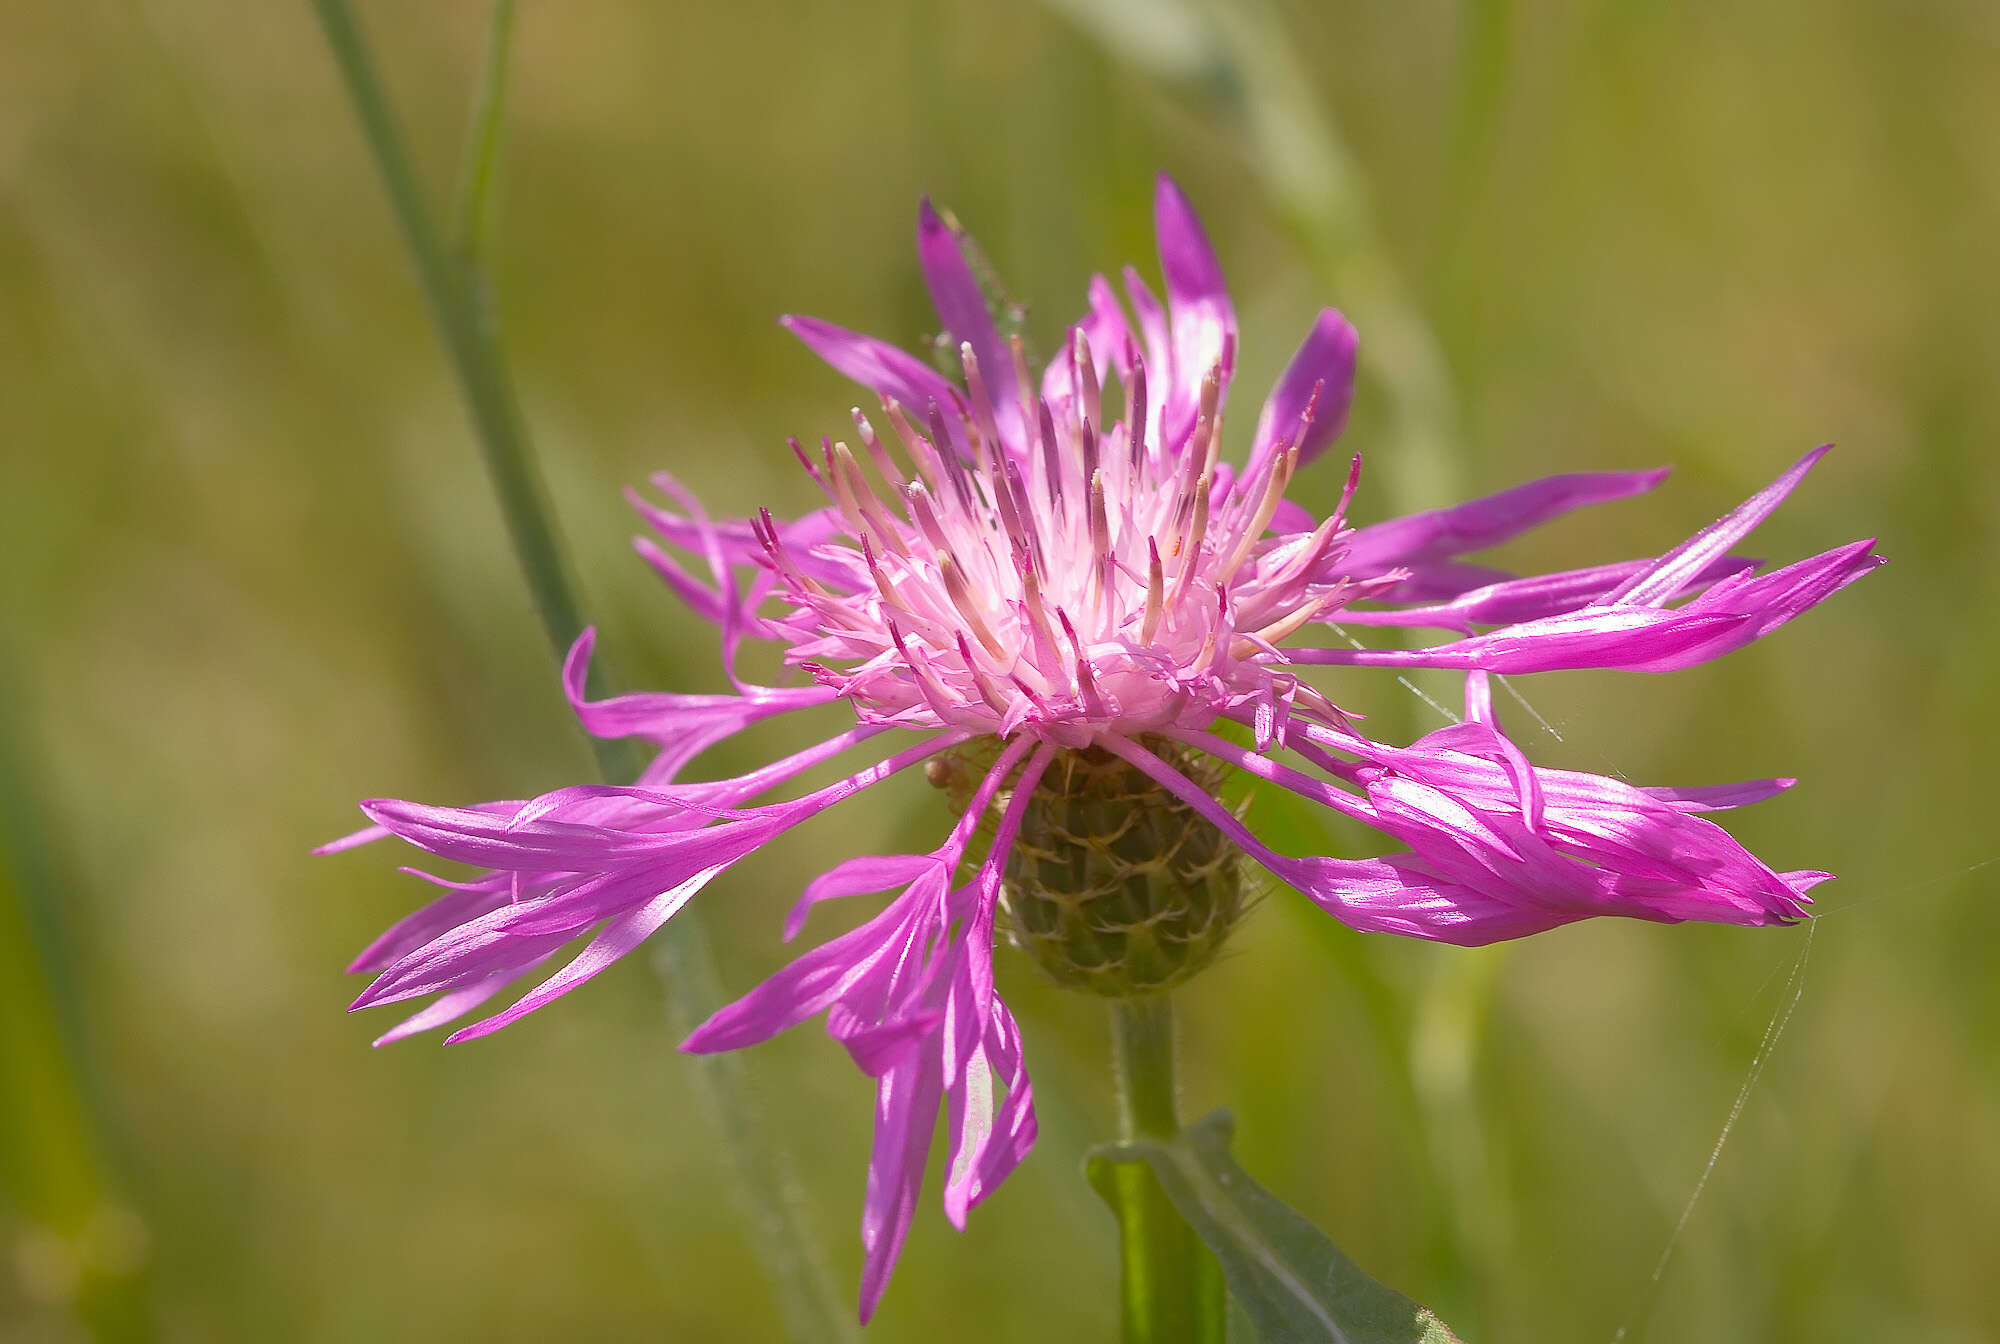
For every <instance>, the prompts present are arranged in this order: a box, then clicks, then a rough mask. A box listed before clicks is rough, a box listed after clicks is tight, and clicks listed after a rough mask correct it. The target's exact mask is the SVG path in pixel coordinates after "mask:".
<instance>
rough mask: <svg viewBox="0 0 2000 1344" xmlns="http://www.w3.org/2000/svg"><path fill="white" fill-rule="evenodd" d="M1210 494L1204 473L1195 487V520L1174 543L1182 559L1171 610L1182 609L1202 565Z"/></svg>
mask: <svg viewBox="0 0 2000 1344" xmlns="http://www.w3.org/2000/svg"><path fill="white" fill-rule="evenodd" d="M1208 493H1209V476H1208V473H1207V472H1203V473H1202V475H1201V482H1200V484H1199V485H1197V486H1196V487H1195V492H1194V519H1193V521H1192V522H1191V523H1190V524H1189V525H1188V531H1187V536H1186V537H1185V538H1181V539H1178V540H1176V541H1175V542H1174V554H1175V555H1177V556H1179V557H1180V562H1181V567H1180V571H1179V572H1178V573H1176V574H1175V575H1174V591H1173V594H1172V596H1170V597H1169V598H1168V599H1167V607H1168V608H1169V609H1170V610H1177V609H1178V608H1179V607H1180V604H1181V595H1182V594H1184V593H1186V592H1187V586H1188V581H1189V580H1190V579H1192V578H1193V577H1194V571H1195V569H1196V567H1197V566H1199V565H1200V564H1201V547H1202V543H1203V542H1204V541H1206V540H1207V539H1208ZM1217 582H1218V583H1219V582H1220V580H1218V581H1217Z"/></svg>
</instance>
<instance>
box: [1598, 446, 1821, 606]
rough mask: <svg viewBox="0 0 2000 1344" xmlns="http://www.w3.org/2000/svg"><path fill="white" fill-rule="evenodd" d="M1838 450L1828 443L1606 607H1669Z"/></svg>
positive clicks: (1611, 596)
mask: <svg viewBox="0 0 2000 1344" xmlns="http://www.w3.org/2000/svg"><path fill="white" fill-rule="evenodd" d="M1832 446H1833V445H1831V444H1828V445H1826V446H1825V447H1821V448H1815V449H1813V450H1812V451H1811V452H1809V453H1807V454H1806V455H1805V456H1804V457H1802V458H1800V459H1799V460H1798V461H1796V462H1794V463H1793V464H1792V465H1791V466H1790V467H1789V468H1787V469H1786V471H1785V472H1784V473H1783V474H1782V475H1781V476H1779V477H1778V479H1777V480H1775V481H1773V482H1771V483H1770V484H1769V485H1767V486H1765V487H1764V488H1763V489H1762V490H1759V491H1758V492H1757V493H1756V494H1754V495H1752V496H1750V498H1749V499H1746V500H1744V501H1743V503H1741V504H1739V505H1738V506H1737V507H1736V508H1734V509H1732V510H1730V512H1728V513H1727V514H1724V515H1723V516H1722V517H1721V518H1719V519H1717V520H1716V521H1715V522H1713V523H1710V524H1709V525H1708V526H1707V527H1705V528H1703V529H1702V530H1701V531H1699V532H1697V533H1695V534H1694V535H1693V536H1692V537H1689V538H1688V539H1687V540H1686V541H1684V542H1682V543H1681V544H1680V545H1678V546H1676V547H1674V549H1673V550H1671V551H1668V552H1667V553H1666V554H1665V555H1663V556H1661V557H1660V558H1659V559H1658V560H1657V561H1655V562H1654V563H1653V564H1652V565H1650V566H1648V567H1647V568H1646V569H1644V570H1642V571H1640V572H1639V573H1638V574H1635V575H1633V576H1632V577H1631V578H1630V579H1627V580H1626V581H1625V582H1624V583H1622V584H1620V585H1619V586H1618V587H1617V588H1615V589H1613V590H1612V591H1611V592H1610V593H1608V594H1606V595H1605V597H1604V599H1603V601H1604V603H1605V604H1606V605H1607V606H1609V605H1612V604H1616V603H1630V604H1632V605H1633V606H1645V605H1648V604H1658V603H1661V602H1665V601H1666V600H1667V599H1668V598H1670V597H1672V596H1673V595H1674V594H1675V593H1676V592H1678V591H1680V589H1682V588H1683V587H1685V586H1686V585H1687V583H1688V582H1689V581H1690V579H1691V578H1692V577H1693V576H1694V575H1695V574H1697V573H1699V572H1700V571H1701V570H1702V569H1703V568H1704V567H1706V566H1707V565H1708V564H1709V563H1710V562H1712V561H1714V560H1716V559H1718V558H1719V557H1721V556H1722V555H1723V554H1724V553H1726V552H1727V551H1728V550H1729V548H1730V547H1731V546H1734V545H1735V544H1736V543H1737V542H1739V541H1741V540H1742V539H1743V538H1744V537H1746V536H1748V535H1750V531H1751V529H1752V528H1754V527H1756V526H1757V524H1759V523H1761V522H1763V521H1764V520H1765V519H1766V518H1768V517H1770V516H1771V511H1772V510H1773V509H1776V508H1777V507H1778V506H1779V505H1780V504H1782V503H1784V502H1785V497H1786V496H1787V495H1789V494H1791V493H1792V491H1793V490H1794V489H1796V488H1797V487H1798V484H1799V482H1800V481H1803V480H1804V479H1805V478H1806V473H1807V472H1809V471H1811V470H1812V469H1813V467H1814V466H1816V465H1817V464H1818V462H1819V460H1820V459H1821V458H1822V457H1825V456H1826V455H1827V453H1828V452H1829V451H1831V449H1832Z"/></svg>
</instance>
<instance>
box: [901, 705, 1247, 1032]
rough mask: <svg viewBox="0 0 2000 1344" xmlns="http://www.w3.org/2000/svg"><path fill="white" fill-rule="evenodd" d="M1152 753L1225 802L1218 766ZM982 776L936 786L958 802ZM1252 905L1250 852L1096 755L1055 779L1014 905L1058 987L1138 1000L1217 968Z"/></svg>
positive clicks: (1023, 848)
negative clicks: (1247, 897) (1246, 856)
mask: <svg viewBox="0 0 2000 1344" xmlns="http://www.w3.org/2000/svg"><path fill="white" fill-rule="evenodd" d="M1140 744H1141V745H1142V746H1144V747H1146V748H1147V750H1149V751H1151V752H1153V753H1154V754H1155V755H1158V756H1160V757H1162V758H1163V759H1165V760H1166V761H1167V762H1168V763H1169V764H1170V765H1172V766H1173V767H1174V768H1175V769H1177V770H1179V771H1180V772H1181V773H1182V774H1184V775H1186V776H1187V777H1188V778H1189V779H1191V780H1192V781H1194V783H1195V784H1196V785H1198V786H1199V787H1201V788H1202V789H1203V790H1204V791H1206V792H1208V793H1210V794H1211V795H1212V794H1214V793H1215V792H1216V790H1217V789H1218V788H1219V787H1220V786H1221V783H1222V772H1221V770H1220V769H1219V768H1217V767H1216V766H1215V765H1214V764H1213V763H1212V762H1209V761H1207V760H1205V759H1204V758H1201V757H1197V756H1195V755H1194V754H1193V753H1191V752H1188V751H1186V750H1185V749H1183V748H1181V747H1179V746H1178V745H1177V744H1175V743H1172V742H1169V741H1166V740H1165V739H1161V738H1156V737H1152V736H1145V737H1142V738H1141V739H1140ZM977 778H979V774H978V773H975V772H973V771H971V770H968V769H963V768H960V766H958V765H953V766H946V767H942V768H940V769H939V770H938V771H936V772H933V774H932V780H933V782H936V783H940V784H941V785H942V786H943V787H945V788H946V789H947V790H948V791H949V792H951V793H953V794H954V795H956V794H957V793H958V792H959V791H960V790H961V789H962V788H964V787H965V785H964V784H963V782H962V781H965V780H968V779H973V780H976V779H977ZM954 801H955V802H962V801H964V800H961V799H958V798H957V797H956V796H955V797H954ZM1004 803H1005V799H1004V796H1003V797H1002V798H1000V799H996V800H995V802H994V804H993V807H994V808H995V809H998V808H1001V807H1003V806H1004ZM996 815H997V812H996ZM1244 894H1245V893H1244V880H1243V864H1242V854H1241V852H1240V851H1239V850H1238V849H1237V848H1236V846H1235V845H1234V844H1233V843H1231V842H1230V840H1229V839H1228V838H1227V837H1226V836H1224V835H1223V834H1222V833H1221V832H1220V831H1218V830H1217V829H1216V828H1215V826H1214V825H1213V824H1211V823H1210V822H1209V821H1208V820H1207V819H1206V818H1204V817H1202V816H1201V814H1200V813H1198V812H1196V811H1195V810H1194V809H1193V808H1192V807H1190V806H1189V805H1188V804H1186V803H1184V802H1182V801H1181V800H1180V799H1178V798H1176V797H1174V796H1173V795H1172V794H1169V793H1167V792H1166V791H1165V790H1164V789H1162V788H1161V787H1160V786H1159V785H1158V784H1157V783H1155V782H1154V781H1153V780H1152V779H1150V778H1148V777H1147V776H1146V775H1145V774H1144V773H1142V772H1141V771H1140V770H1138V769H1137V768H1136V767H1134V766H1132V765H1131V764H1129V763H1128V762H1127V761H1125V760H1124V759H1123V758H1121V757H1118V756H1115V755H1113V754H1112V753H1110V752H1108V751H1105V750H1104V749H1103V748H1101V747H1084V748H1081V749H1078V750H1070V751H1064V752H1062V753H1061V754H1059V755H1058V756H1057V757H1056V758H1055V759H1054V760H1053V761H1051V762H1050V763H1049V766H1048V768H1047V769H1046V770H1045V771H1043V773H1042V777H1041V780H1040V782H1039V783H1038V784H1037V785H1036V787H1035V792H1034V796H1033V797H1032V798H1031V799H1030V800H1029V802H1028V806H1027V810H1026V812H1025V813H1024V814H1023V817H1022V821H1021V831H1020V835H1019V837H1018V838H1017V839H1016V840H1015V842H1014V848H1013V851H1012V853H1011V854H1009V856H1008V858H1007V867H1006V872H1005V882H1004V886H1003V888H1002V896H1001V900H1002V911H1003V914H1004V916H1005V919H1004V927H1005V929H1006V932H1007V936H1008V939H1009V941H1011V942H1012V943H1013V944H1014V945H1015V946H1016V947H1019V948H1020V949H1021V950H1022V951H1024V952H1026V953H1027V954H1028V955H1029V956H1030V957H1032V958H1033V959H1034V961H1035V964H1036V965H1038V966H1040V967H1041V968H1042V969H1043V970H1044V971H1046V972H1047V973H1048V974H1049V975H1050V976H1051V977H1052V978H1053V979H1054V980H1055V981H1056V983H1058V984H1060V985H1062V986H1064V987H1065V988H1068V989H1077V990H1083V991H1085V992H1088V993H1092V994H1099V995H1103V996H1105V997H1107V998H1116V999H1126V998H1136V997H1139V996H1141V995H1146V994H1154V993H1158V992H1160V991H1163V990H1167V989H1170V988H1172V987H1173V986H1175V985H1178V984H1180V983H1181V982H1182V981H1185V980H1187V979H1188V978H1190V977H1191V976H1193V975H1195V974H1196V973H1198V972H1200V971H1201V970H1203V969H1204V968H1205V967H1207V966H1208V964H1209V963H1210V962H1212V961H1214V960H1215V957H1216V954H1217V953H1218V952H1220V951H1221V950H1222V945H1223V943H1224V942H1225V941H1226V940H1227V939H1228V937H1229V933H1230V931H1231V930H1232V929H1233V928H1235V926H1236V924H1237V921H1238V920H1239V919H1240V918H1241V917H1242V914H1243V909H1244Z"/></svg>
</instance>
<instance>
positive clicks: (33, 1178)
mask: <svg viewBox="0 0 2000 1344" xmlns="http://www.w3.org/2000/svg"><path fill="white" fill-rule="evenodd" d="M4 653H5V650H0V655H4ZM10 671H11V668H10V667H9V666H8V665H7V662H6V660H5V659H4V657H0V1209H4V1210H5V1211H6V1212H9V1213H11V1214H12V1215H13V1219H10V1220H9V1221H14V1220H18V1221H15V1222H14V1226H13V1227H12V1229H11V1232H12V1236H10V1237H9V1238H8V1241H7V1243H5V1244H0V1252H4V1253H5V1254H6V1255H7V1257H8V1259H9V1260H10V1261H11V1262H12V1264H13V1265H14V1266H15V1267H16V1270H17V1276H18V1279H19V1281H20V1283H21V1284H22V1286H23V1287H25V1288H26V1289H27V1291H28V1294H29V1297H30V1299H31V1301H32V1303H33V1305H34V1306H38V1307H41V1308H45V1309H52V1310H55V1311H59V1312H61V1313H63V1314H65V1315H68V1316H71V1317H72V1318H73V1319H74V1320H76V1321H77V1322H79V1323H81V1324H82V1325H83V1326H84V1327H85V1328H86V1329H87V1330H88V1331H89V1332H90V1335H91V1337H92V1338H94V1339H98V1340H102V1341H106V1342H107V1344H122V1342H123V1341H139V1340H145V1339H150V1338H151V1337H152V1326H151V1321H150V1317H149V1314H148V1311H147V1307H146V1276H145V1262H146V1234H145V1229H144V1227H143V1225H142V1224H141V1223H140V1221H139V1218H138V1216H137V1215H136V1214H134V1213H133V1212H132V1211H131V1210H130V1209H129V1208H127V1207H126V1206H125V1205H124V1204H123V1203H122V1202H121V1201H120V1200H119V1199H118V1198H117V1196H116V1193H115V1189H114V1186H115V1182H114V1180H113V1178H112V1174H111V1168H112V1167H113V1165H114V1163H113V1162H112V1160H111V1159H110V1157H109V1155H108V1154H107V1152H106V1149H107V1147H108V1146H109V1145H108V1144H107V1143H106V1140H105V1125H104V1123H103V1116H102V1114H101V1111H100V1108H99V1107H98V1106H97V1105H96V1104H94V1102H95V1097H94V1093H93V1089H92V1088H91V1087H90V1086H89V1082H88V1076H87V1068H86V1057H85V1033H84V1029H83V1023H82V1020H81V1017H82V1014H81V1012H80V1009H79V998H78V995H77V992H76V986H75V985H74V984H73V983H72V976H73V973H74V971H73V968H74V966H75V955H74V940H73V938H72V937H71V936H70V930H69V928H68V921H67V920H66V919H65V918H64V917H63V909H64V900H63V893H62V892H61V891H60V887H61V885H62V884H61V881H60V879H59V877H58V875H57V869H56V864H55V863H54V861H53V857H52V852H51V851H52V847H51V845H50V842H49V839H48V831H47V828H46V825H45V817H44V809H43V808H42V807H41V806H40V790H39V787H38V785H37V782H36V779H35V775H36V773H37V772H36V771H35V770H34V768H33V759H34V757H33V752H32V751H31V748H30V744H29V742H28V741H27V738H26V733H25V732H24V730H23V725H24V724H25V723H26V722H28V721H29V716H28V715H27V714H25V713H24V712H23V706H24V705H25V703H26V702H25V701H24V699H23V694H22V688H21V687H19V686H16V685H13V684H12V683H11V678H10V675H9V674H10ZM4 1225H5V1224H0V1226H4ZM34 1299H39V1300H38V1301H35V1300H34Z"/></svg>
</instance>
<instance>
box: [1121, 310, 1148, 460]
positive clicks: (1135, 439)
mask: <svg viewBox="0 0 2000 1344" xmlns="http://www.w3.org/2000/svg"><path fill="white" fill-rule="evenodd" d="M1126 346H1127V353H1128V356H1129V358H1130V359H1131V361H1132V376H1131V377H1129V378H1127V379H1126V380H1125V391H1126V395H1125V433H1126V436H1127V437H1128V438H1129V439H1130V440H1131V449H1132V479H1133V480H1134V481H1137V480H1138V479H1139V468H1140V466H1141V465H1142V464H1143V463H1144V462H1145V460H1146V369H1145V366H1144V365H1142V364H1140V363H1139V352H1138V351H1137V350H1133V349H1131V348H1130V346H1131V338H1130V337H1127V338H1126Z"/></svg>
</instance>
